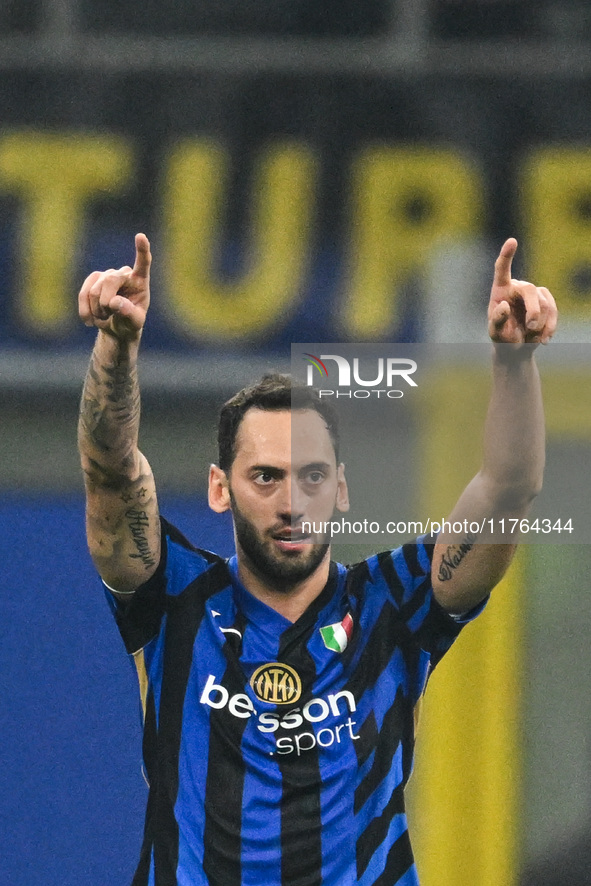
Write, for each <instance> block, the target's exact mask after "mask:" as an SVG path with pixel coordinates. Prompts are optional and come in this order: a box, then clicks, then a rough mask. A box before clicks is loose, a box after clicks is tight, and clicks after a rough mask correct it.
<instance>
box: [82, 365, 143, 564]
mask: <svg viewBox="0 0 591 886" xmlns="http://www.w3.org/2000/svg"><path fill="white" fill-rule="evenodd" d="M139 420H140V393H139V385H138V380H137V371H136V367H135V364H133V365H132V364H131V363H130V360H129V357H128V354H127V353H125V352H124V353H122V354H120V355H119V356H118V359H117V362H115V363H109V362H104V361H103V360H101V359H100V356H99V354H97V353H96V352H93V356H92V359H91V363H90V367H89V370H88V373H87V376H86V380H85V384H84V391H83V394H82V401H81V404H80V420H79V444H80V453H81V458H82V467H83V470H84V473H85V475H86V484H87V489H88V492H89V493H90V492H93V493H96V492H99V493H100V492H101V491H103V490H104V491H105V492H106V493H110V494H111V496H110V497H106V498H102V499H101V498H100V496H99V500H100V501H102V504H101V505H99V506H97V505H93V507H92V508H90V509H89V510H88V511H87V519H88V521H89V538H90V539H92V544H91V549H92V553H93V557H94V559H95V562H96V563H97V565H98V567H99V571H101V572H102V573H103V574H109V570H110V569H112V567H113V563H117V562H118V563H119V564H120V566H122V567H124V568H125V567H133V570H134V572H135V570H137V566H138V564H141V565H142V566H143V567H144V568H145V569H146V570H151V569H153V568H154V567H155V566H156V565H157V558H158V553H157V549H158V540H159V527H158V506H157V502H156V493H155V489H154V482H153V477H152V473H151V471H150V468H149V465H148V464H147V462H146V461H145V459H144V458H143V456H141V455H140V453H139V451H138V433H139ZM113 494H114V496H115V498H113V497H112V496H113ZM95 501H96V499H95ZM117 502H118V503H119V504H117Z"/></svg>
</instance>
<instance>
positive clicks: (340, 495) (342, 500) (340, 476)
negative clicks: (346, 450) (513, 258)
mask: <svg viewBox="0 0 591 886" xmlns="http://www.w3.org/2000/svg"><path fill="white" fill-rule="evenodd" d="M335 507H336V509H337V511H341V512H342V513H345V511H348V510H349V489H348V487H347V480H346V477H345V465H344V464H343V462H341V463H340V465H339V466H338V468H337V500H336V502H335Z"/></svg>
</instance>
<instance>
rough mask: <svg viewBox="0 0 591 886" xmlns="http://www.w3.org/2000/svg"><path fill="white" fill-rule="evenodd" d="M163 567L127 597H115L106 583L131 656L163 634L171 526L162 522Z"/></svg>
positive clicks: (109, 598)
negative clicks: (169, 528) (169, 527)
mask: <svg viewBox="0 0 591 886" xmlns="http://www.w3.org/2000/svg"><path fill="white" fill-rule="evenodd" d="M161 522H162V526H161V532H162V547H161V554H160V563H159V564H158V568H157V569H156V572H155V573H154V574H153V575H152V577H151V578H150V579H148V581H146V582H145V583H144V584H143V585H140V587H139V588H137V590H135V591H134V592H133V593H132V594H129V595H128V597H127V596H115V595H114V594H113V593H112V590H113V589H112V588H109V587H108V585H106V584H105V583H104V582H103V585H104V587H105V593H106V596H107V601H108V603H109V605H110V607H111V610H112V612H113V615H114V616H115V622H116V623H117V627H118V628H119V633H120V634H121V637H122V639H123V642H124V644H125V648H126V650H127V652H128V653H129V654H130V655H133V654H134V653H135V652H137V651H138V650H139V649H143V648H144V646H147V644H148V643H149V642H150V640H153V639H154V637H156V636H157V635H158V633H159V631H160V625H161V623H162V618H163V616H164V612H165V605H166V602H165V601H166V588H167V564H168V561H169V555H168V532H167V530H168V524H167V523H166V521H164V520H162V521H161Z"/></svg>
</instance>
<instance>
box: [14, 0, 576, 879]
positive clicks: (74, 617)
mask: <svg viewBox="0 0 591 886" xmlns="http://www.w3.org/2000/svg"><path fill="white" fill-rule="evenodd" d="M590 90H591V5H590V4H589V3H588V2H587V0H536V2H535V3H534V2H533V0H338V2H337V0H314V2H311V0H215V2H213V0H191V2H189V0H177V2H175V3H172V2H166V0H159V2H155V0H144V2H143V3H137V2H132V0H0V405H1V413H0V415H1V421H0V441H1V449H0V451H1V453H2V459H1V462H0V529H1V532H0V550H1V558H2V577H3V580H2V591H1V606H2V628H1V629H0V674H1V675H2V676H1V678H0V680H1V683H0V685H1V687H2V688H1V691H0V723H1V731H2V741H1V743H0V748H1V751H0V753H1V757H0V760H1V765H0V796H1V797H2V800H1V801H0V821H1V822H2V834H3V840H2V844H3V849H2V853H1V854H0V881H1V882H2V883H5V884H10V886H32V884H36V883H39V882H42V883H43V884H44V886H74V884H76V886H79V884H81V883H83V884H92V886H118V884H121V886H123V884H125V883H128V882H129V880H130V878H131V872H132V870H133V867H134V864H135V860H136V857H137V852H138V848H139V844H140V835H141V826H142V817H143V807H144V798H145V788H144V785H143V781H142V779H141V776H140V770H139V759H140V731H139V708H138V703H137V700H136V692H135V682H134V676H133V673H132V670H131V668H129V667H127V665H126V660H125V655H124V653H123V649H122V646H121V645H120V643H119V641H118V637H117V636H116V631H115V628H114V625H113V624H112V623H111V618H110V614H109V612H108V610H107V607H106V605H105V603H104V601H103V599H102V596H101V592H100V588H99V586H98V583H97V580H96V578H95V576H94V573H93V570H92V568H91V566H90V563H89V560H88V556H87V553H86V547H85V542H84V529H83V500H82V494H81V487H82V484H81V479H80V472H79V468H78V463H77V458H76V450H75V425H76V414H77V400H78V397H79V392H80V386H81V380H82V377H83V373H84V368H85V365H86V362H87V359H88V354H89V350H90V348H91V345H92V340H93V333H92V331H91V330H87V329H85V328H83V327H81V326H80V325H79V324H78V323H77V320H76V298H75V296H76V293H77V290H78V288H79V285H80V283H81V281H82V280H83V278H84V276H85V275H86V274H87V273H89V272H90V271H91V270H93V269H95V268H106V267H118V266H120V265H121V264H124V263H128V262H132V260H133V235H134V233H135V232H136V231H138V230H143V231H145V232H146V233H147V234H148V235H149V237H150V238H151V241H152V245H153V252H154V255H155V271H154V284H153V307H152V313H151V317H150V322H149V326H148V328H147V330H146V334H145V341H144V362H143V364H142V369H143V372H142V380H143V387H144V394H145V396H144V419H143V429H142V448H143V449H144V451H145V452H146V453H147V454H148V456H149V458H150V461H151V462H152V464H153V467H154V469H155V473H156V475H157V479H158V483H159V489H160V497H161V500H162V509H163V510H164V511H165V512H166V514H167V516H169V517H171V518H172V519H173V520H175V521H176V522H177V523H178V524H179V525H180V526H181V528H182V529H183V530H184V531H185V532H186V534H188V535H189V536H190V537H192V538H193V539H194V540H195V541H196V542H197V543H201V544H204V545H205V544H208V545H210V546H212V547H215V548H216V549H218V550H220V551H227V552H228V553H229V552H230V549H231V538H230V527H229V524H228V522H227V521H225V522H223V523H220V522H219V521H216V522H212V519H211V518H210V516H209V515H208V513H207V510H206V508H205V505H204V500H203V490H204V482H203V481H204V478H205V476H206V472H207V466H208V464H209V462H210V461H211V460H213V459H214V458H215V450H214V445H213V440H214V425H215V408H216V406H217V405H218V404H219V402H220V400H221V399H222V398H223V397H225V395H226V394H229V393H231V392H232V391H233V390H234V389H236V388H237V387H239V386H242V384H243V383H244V382H246V381H248V380H249V379H250V378H252V377H255V376H257V375H258V374H259V373H260V370H261V369H262V368H264V367H267V366H274V367H275V366H280V367H281V366H285V367H287V366H288V365H289V345H290V342H292V341H300V342H318V341H434V342H435V341H447V342H461V341H478V340H481V339H482V332H483V330H482V323H483V310H484V307H485V305H486V300H487V294H488V281H489V276H490V264H491V261H492V260H493V259H494V256H495V255H496V252H497V250H498V247H499V246H500V244H501V243H502V242H503V240H504V239H505V237H506V236H509V235H515V236H517V237H518V239H519V241H520V251H519V256H518V261H517V276H523V277H525V278H527V279H534V280H536V281H537V282H543V283H544V284H546V285H548V286H549V287H550V288H551V289H552V290H553V292H554V293H555V295H556V296H557V298H558V299H559V300H560V304H561V306H562V309H563V316H564V323H563V332H562V334H561V340H562V341H563V342H575V341H582V342H587V341H589V337H590V335H591V111H590V102H589V96H590ZM565 371H566V372H567V376H568V373H569V372H571V375H570V376H568V377H567V381H569V384H568V385H566V386H565V387H563V392H564V396H563V397H562V398H561V397H558V398H557V402H558V405H557V406H556V409H555V410H554V411H552V410H551V412H552V414H551V415H550V416H549V425H550V430H549V445H550V447H551V449H553V451H554V452H555V453H556V458H557V462H558V464H559V465H560V464H563V465H567V464H570V465H572V464H573V463H574V464H575V465H576V466H577V470H579V472H580V475H581V476H580V481H581V482H580V485H581V486H584V481H583V477H584V476H585V468H586V466H587V465H588V464H589V462H588V460H587V454H588V452H587V447H588V445H589V441H590V440H591V404H590V403H589V393H588V391H589V378H588V367H587V366H585V365H581V364H580V362H579V364H578V366H577V367H576V369H572V370H571V369H570V368H569V367H565ZM553 409H554V407H553ZM432 420H433V422H434V424H433V426H429V427H430V428H431V431H432V433H424V432H422V431H420V429H419V430H417V427H418V424H417V426H415V425H414V424H413V422H412V421H410V424H409V428H410V430H408V433H406V432H405V433H404V434H403V435H402V440H401V441H400V442H399V444H398V450H399V451H398V455H397V457H398V458H400V459H401V460H402V461H401V463H402V464H405V465H406V466H407V470H406V472H405V474H404V476H403V477H402V478H401V484H402V485H404V489H405V490H406V492H405V493H404V494H405V495H407V496H412V495H416V496H418V497H419V498H421V500H430V501H432V502H433V501H437V504H436V507H437V508H441V509H443V510H442V512H444V510H445V508H448V507H449V505H450V504H451V502H450V500H449V495H448V493H447V491H446V488H445V483H443V484H441V483H440V482H439V475H438V474H437V473H434V472H433V471H430V470H429V466H430V465H431V456H433V454H434V449H433V447H435V448H436V449H437V450H438V451H439V452H440V453H441V452H443V453H444V454H446V453H447V454H449V457H450V459H451V461H452V462H454V461H457V457H456V458H455V459H454V456H456V455H457V451H458V447H460V448H461V449H462V451H464V450H467V455H466V460H468V461H469V460H470V458H472V457H473V456H474V454H475V453H476V451H477V447H478V438H477V437H475V438H473V436H472V434H471V433H467V432H466V428H465V426H462V423H461V422H460V427H458V423H457V422H456V421H450V419H449V414H446V413H445V411H444V412H441V411H437V410H435V411H434V414H433V419H432ZM477 424H478V423H475V425H477ZM413 428H414V430H413ZM421 435H422V436H421ZM425 437H427V438H428V439H427V440H425ZM429 446H431V448H429ZM476 457H477V456H476ZM450 473H451V471H450ZM447 480H449V481H450V483H451V489H452V492H451V494H452V495H453V491H454V490H455V492H457V491H458V485H457V478H456V479H455V480H454V476H453V475H452V476H451V477H448V478H447ZM447 480H446V482H447ZM452 481H453V482H452ZM552 484H553V485H552ZM561 490H562V491H561ZM554 494H555V495H557V496H558V495H560V494H561V495H562V496H563V498H564V495H565V494H566V496H567V498H566V504H565V502H564V501H562V504H563V505H564V506H566V507H567V506H568V490H567V492H566V493H564V482H562V475H561V474H560V470H558V473H557V474H556V475H555V476H554V477H553V478H552V479H551V494H550V498H549V499H546V502H549V504H548V507H550V506H551V505H552V503H553V498H552V495H554ZM439 502H440V504H439ZM407 503H408V501H407ZM340 553H341V554H342V556H343V557H347V556H349V555H352V556H357V555H358V552H355V553H353V554H351V552H348V551H342V552H340ZM590 567H591V556H590V554H589V549H588V546H585V545H576V546H575V545H564V546H541V545H540V546H534V545H530V546H527V547H524V549H523V551H522V552H521V557H520V560H519V562H518V564H517V565H516V568H515V570H514V571H513V573H512V576H511V577H510V578H509V579H508V581H507V582H506V583H505V587H504V588H502V589H500V590H499V593H498V597H497V599H496V600H495V602H494V603H493V604H492V605H491V608H490V611H489V613H487V614H486V615H485V616H484V618H483V620H482V626H481V625H478V626H477V627H475V628H474V631H473V632H472V635H470V634H468V633H467V634H466V635H465V636H463V637H462V638H461V640H460V641H459V643H458V645H457V648H456V649H454V650H453V652H452V653H451V654H450V656H449V663H448V662H446V663H445V665H444V666H442V668H441V672H440V673H437V674H436V675H435V677H434V679H433V686H432V691H430V693H429V696H432V698H431V697H429V698H428V700H427V706H426V707H427V710H426V712H425V721H426V722H425V723H424V727H423V729H422V730H421V733H420V736H419V764H418V767H417V773H416V776H415V779H416V783H415V784H414V785H413V798H412V799H413V802H412V816H413V818H414V819H415V822H414V828H415V843H416V848H417V854H418V859H419V869H420V871H422V873H423V881H424V886H556V884H559V883H560V884H564V883H568V884H569V886H579V884H583V883H591V873H590V871H591V858H590V856H591V831H590V826H591V765H590V757H591V693H590V692H589V672H590V669H591V647H590V644H589V642H588V637H589V628H590V626H591V600H590V597H591V595H590V594H589V592H588V587H589V574H590Z"/></svg>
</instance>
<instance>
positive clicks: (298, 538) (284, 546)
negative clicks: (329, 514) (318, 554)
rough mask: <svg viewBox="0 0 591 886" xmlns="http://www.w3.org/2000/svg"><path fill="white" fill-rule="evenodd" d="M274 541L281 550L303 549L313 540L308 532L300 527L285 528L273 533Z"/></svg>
mask: <svg viewBox="0 0 591 886" xmlns="http://www.w3.org/2000/svg"><path fill="white" fill-rule="evenodd" d="M271 537H272V538H273V541H274V542H275V544H276V545H277V547H278V548H279V550H281V551H292V552H295V551H303V550H304V549H305V548H306V547H307V546H308V545H309V544H310V542H311V541H312V538H311V536H310V535H309V534H308V533H307V532H302V531H301V530H298V529H285V530H282V531H281V532H274V533H272V536H271Z"/></svg>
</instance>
